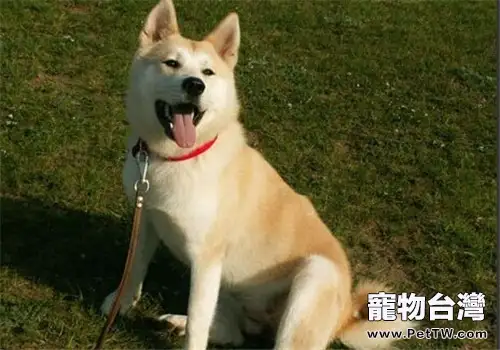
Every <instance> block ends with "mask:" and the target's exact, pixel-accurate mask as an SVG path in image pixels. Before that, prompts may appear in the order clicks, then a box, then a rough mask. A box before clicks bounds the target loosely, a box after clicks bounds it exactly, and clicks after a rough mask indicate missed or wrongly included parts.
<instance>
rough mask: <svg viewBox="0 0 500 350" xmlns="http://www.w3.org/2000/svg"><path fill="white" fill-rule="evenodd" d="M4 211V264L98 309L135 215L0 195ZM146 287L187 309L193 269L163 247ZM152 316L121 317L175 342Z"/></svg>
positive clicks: (160, 341) (154, 342)
mask: <svg viewBox="0 0 500 350" xmlns="http://www.w3.org/2000/svg"><path fill="white" fill-rule="evenodd" d="M1 211H2V222H1V225H2V243H3V244H2V248H3V249H2V265H3V266H6V267H8V268H10V269H12V270H14V271H16V272H17V273H19V274H20V275H22V276H24V277H26V278H28V279H30V280H33V281H36V282H37V283H42V284H45V285H48V286H50V287H52V288H54V289H56V290H57V291H59V292H61V293H64V294H65V295H67V296H68V298H70V299H71V298H73V297H74V298H77V299H80V300H81V302H82V303H83V304H84V307H86V308H92V309H94V310H98V309H99V307H100V305H101V303H102V301H103V299H104V297H105V296H106V295H107V294H108V293H109V292H111V291H112V290H113V289H114V288H116V286H117V285H118V283H119V280H120V277H121V274H122V269H123V265H124V262H125V258H126V253H127V246H128V239H129V234H130V217H125V218H120V217H113V216H110V215H102V214H96V213H88V212H83V211H78V210H74V209H70V208H65V207H62V206H60V205H50V204H46V203H42V202H40V201H39V200H35V199H12V198H5V197H2V200H1ZM145 292H146V293H147V294H149V295H154V296H156V295H161V300H162V302H161V309H162V311H163V312H168V313H179V314H185V313H186V309H187V298H188V295H189V272H188V270H187V269H186V267H184V266H183V265H181V264H180V263H178V262H177V261H176V260H175V259H174V258H173V257H172V256H171V255H170V254H169V253H168V252H167V250H166V249H159V251H158V252H157V254H156V256H155V259H154V261H153V262H152V264H151V266H150V269H149V272H148V276H147V278H146V282H145ZM139 309H140V307H139ZM152 316H158V315H145V314H141V313H140V312H139V313H136V316H135V317H132V318H130V319H126V320H121V321H120V322H124V323H125V327H126V329H127V330H130V331H131V332H134V334H135V335H137V336H138V337H140V338H141V339H143V341H144V343H146V344H149V345H150V346H149V347H150V348H169V347H170V346H173V344H170V343H169V341H168V340H167V339H166V337H162V336H158V333H159V332H158V330H159V327H161V325H158V324H157V323H156V322H154V320H153V318H152ZM103 322H104V318H103ZM163 327H165V326H164V325H163ZM164 330H165V331H166V328H164ZM266 343H267V344H266ZM270 346H272V344H269V343H268V342H267V341H263V340H262V339H254V340H249V341H247V342H246V344H244V348H269V347H270Z"/></svg>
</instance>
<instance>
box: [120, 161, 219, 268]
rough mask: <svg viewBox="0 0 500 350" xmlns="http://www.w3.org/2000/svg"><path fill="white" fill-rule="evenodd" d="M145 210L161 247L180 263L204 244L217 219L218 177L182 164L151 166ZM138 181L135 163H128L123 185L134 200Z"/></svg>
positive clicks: (198, 168) (193, 166)
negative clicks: (158, 237) (167, 250)
mask: <svg viewBox="0 0 500 350" xmlns="http://www.w3.org/2000/svg"><path fill="white" fill-rule="evenodd" d="M147 177H148V180H149V182H150V189H149V192H148V193H147V195H146V196H145V201H146V203H145V207H146V208H147V210H148V212H149V213H150V218H151V220H152V224H153V225H154V227H155V229H156V231H157V233H158V235H159V236H160V238H161V239H162V240H163V241H164V243H165V244H166V245H167V246H168V247H169V248H170V249H171V250H172V252H173V253H174V254H176V255H177V254H180V256H178V257H179V258H181V259H182V260H184V259H183V258H188V256H186V254H187V255H191V254H190V251H192V250H194V249H196V248H197V247H198V246H199V245H201V244H202V243H203V240H204V237H205V235H206V234H207V232H208V231H209V230H210V228H211V226H212V224H213V222H214V221H215V218H216V215H217V205H218V196H217V192H218V191H217V176H216V175H215V174H214V173H213V172H210V171H208V170H207V169H203V168H201V167H197V166H196V164H195V165H190V164H181V163H162V162H160V163H156V164H155V163H154V162H153V163H152V164H151V165H150V168H149V171H148V176H147ZM138 178H139V171H138V167H137V164H136V162H135V160H134V159H133V158H131V157H129V159H128V160H127V163H126V165H125V171H124V184H125V189H126V192H127V195H128V197H129V198H134V196H135V193H134V189H133V187H134V183H135V181H137V179H138Z"/></svg>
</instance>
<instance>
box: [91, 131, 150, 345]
mask: <svg viewBox="0 0 500 350" xmlns="http://www.w3.org/2000/svg"><path fill="white" fill-rule="evenodd" d="M137 146H138V147H137V149H133V150H132V155H133V156H134V157H135V159H136V161H137V165H138V167H139V171H140V173H141V178H140V179H139V180H137V181H136V182H135V184H134V190H135V208H134V217H133V219H132V232H131V234H130V243H129V246H128V253H127V260H126V261H125V267H124V268H123V274H122V279H121V281H120V285H119V286H118V290H117V292H116V295H115V300H114V302H113V306H112V307H111V311H110V312H109V314H108V319H107V320H106V323H105V324H104V327H103V328H102V330H101V334H100V335H99V338H98V339H97V342H96V345H95V347H94V350H100V349H102V345H103V344H104V340H105V338H106V335H107V334H108V333H109V330H110V329H111V326H112V325H113V322H114V321H115V318H116V315H117V314H118V310H119V309H120V299H121V298H122V296H123V291H124V290H125V286H126V285H127V283H128V280H129V277H130V270H131V268H132V261H133V260H134V256H135V250H136V248H137V242H138V240H139V227H140V223H141V215H142V208H143V204H144V194H145V193H146V192H148V191H149V181H148V180H147V179H146V175H147V172H148V166H149V156H148V152H147V148H146V144H145V143H144V142H142V141H140V142H138V145H137ZM134 148H135V147H134Z"/></svg>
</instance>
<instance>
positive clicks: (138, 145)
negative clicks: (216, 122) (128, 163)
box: [132, 136, 217, 162]
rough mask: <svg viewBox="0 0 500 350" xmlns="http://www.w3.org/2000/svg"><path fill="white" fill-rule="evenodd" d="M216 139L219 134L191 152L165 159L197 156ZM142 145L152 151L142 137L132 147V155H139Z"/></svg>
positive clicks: (171, 160)
mask: <svg viewBox="0 0 500 350" xmlns="http://www.w3.org/2000/svg"><path fill="white" fill-rule="evenodd" d="M215 141H217V136H215V137H214V138H213V139H212V140H210V141H208V142H206V143H204V144H202V145H201V146H200V147H198V148H195V149H194V150H192V151H191V152H189V153H186V154H184V155H181V156H177V157H164V159H165V160H167V161H169V162H180V161H183V160H188V159H191V158H194V157H197V156H199V155H200V154H202V153H204V152H206V151H208V149H209V148H210V147H212V146H213V144H214V143H215ZM141 147H142V149H144V150H146V151H148V152H150V151H149V149H148V145H147V144H146V142H144V141H143V140H142V139H139V140H137V143H136V144H135V146H134V147H133V148H132V155H133V156H134V157H135V156H136V155H137V152H139V150H140V149H141Z"/></svg>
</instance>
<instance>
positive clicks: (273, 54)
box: [0, 0, 497, 350]
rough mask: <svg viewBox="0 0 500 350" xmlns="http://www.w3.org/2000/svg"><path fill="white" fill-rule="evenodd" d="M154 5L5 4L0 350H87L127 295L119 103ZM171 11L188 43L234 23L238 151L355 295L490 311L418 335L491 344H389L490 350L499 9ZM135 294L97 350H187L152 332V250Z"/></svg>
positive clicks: (179, 294) (386, 6)
mask: <svg viewBox="0 0 500 350" xmlns="http://www.w3.org/2000/svg"><path fill="white" fill-rule="evenodd" d="M154 3H155V0H151V1H125V0H123V1H120V0H117V1H100V0H92V1H90V0H89V1H62V0H61V1H48V0H45V1H42V0H22V1H20V0H19V1H18V0H16V1H14V0H10V1H8V0H4V1H2V3H1V5H2V9H1V11H0V28H1V50H2V51H1V56H2V57H1V58H2V59H1V90H0V96H1V106H0V116H1V119H0V123H1V125H2V128H1V134H0V139H1V147H0V148H1V150H0V152H1V161H2V166H1V177H2V188H1V195H2V202H1V205H2V207H1V209H2V243H3V244H2V267H1V269H2V270H1V275H0V286H1V287H0V288H1V296H2V299H1V303H0V347H2V348H5V349H14V348H46V349H48V348H88V347H90V346H91V345H92V343H93V342H94V341H95V338H96V337H97V335H98V333H99V330H100V327H101V326H102V323H103V322H104V319H103V318H102V317H101V316H99V313H98V307H99V305H100V303H101V301H102V299H103V298H104V297H105V296H106V295H107V293H108V292H110V291H111V290H112V289H113V288H115V287H116V285H117V283H118V281H119V278H120V274H121V269H122V266H123V263H124V259H125V253H126V246H127V241H128V234H129V225H130V217H131V216H130V214H131V210H130V208H129V207H128V205H127V204H126V202H125V197H124V194H123V191H122V185H121V167H122V163H123V160H124V154H125V149H124V146H125V135H126V132H127V126H126V124H125V123H124V119H125V118H124V107H123V98H124V92H125V89H126V84H127V74H128V69H129V66H130V61H131V58H132V55H133V53H134V50H135V45H136V39H137V36H138V33H139V30H140V24H141V21H142V20H143V19H144V17H145V16H146V14H147V12H148V11H149V10H150V8H151V7H152V6H153V5H154ZM177 10H178V15H179V22H180V25H181V27H182V28H183V31H184V33H185V34H186V35H190V36H191V35H192V36H194V37H196V38H201V37H202V36H203V35H204V34H205V33H206V32H207V31H208V30H209V29H211V28H212V26H213V25H215V23H216V22H217V21H218V20H219V19H221V18H222V17H223V16H224V15H225V14H226V13H227V12H228V11H231V10H236V11H238V12H239V14H240V19H241V28H242V48H241V56H240V57H241V58H240V62H239V66H238V72H237V74H238V85H239V88H240V95H241V100H242V103H243V106H244V108H243V113H242V120H243V121H244V123H245V125H246V127H247V129H248V131H249V136H250V140H251V142H252V144H253V145H255V147H257V148H258V149H259V150H260V151H262V152H263V153H264V155H265V156H266V157H267V158H268V159H269V161H270V162H271V163H272V164H273V165H274V166H275V167H276V168H277V169H278V170H279V172H280V173H281V174H282V175H283V176H284V178H285V179H286V180H287V181H288V182H289V183H290V184H291V185H293V187H294V188H296V189H297V190H298V191H299V192H301V193H304V194H307V195H308V196H309V197H310V198H311V199H312V201H313V202H314V203H315V205H316V207H317V208H318V210H319V212H320V214H321V216H322V217H323V218H324V220H325V221H326V222H327V224H328V225H329V226H330V227H331V229H332V230H334V232H335V233H336V235H337V236H338V237H339V239H340V240H341V241H342V242H343V243H344V244H345V246H346V248H347V249H348V251H349V255H350V257H351V261H352V265H353V269H354V271H355V273H356V276H357V278H360V277H370V278H385V279H388V280H389V281H390V282H391V284H392V285H394V286H395V288H396V291H397V292H404V291H406V292H416V293H421V294H423V295H426V296H428V297H431V296H432V295H433V294H434V293H436V292H441V293H444V294H447V295H449V296H450V297H452V298H453V299H455V298H456V295H457V294H458V293H459V292H466V291H469V292H470V291H481V292H483V293H485V295H486V301H487V308H486V310H485V320H484V321H483V322H460V321H453V322H448V321H440V322H425V323H424V327H431V326H433V327H438V326H441V327H455V328H456V329H467V330H468V329H487V330H488V331H489V332H490V339H488V340H486V341H484V340H481V341H480V340H467V341H461V340H414V341H409V342H402V343H400V344H399V346H400V347H401V348H405V349H438V348H439V349H452V348H457V349H464V350H470V349H493V348H495V339H494V337H495V334H496V332H495V327H496V322H497V309H496V296H495V291H496V282H495V264H496V259H497V256H496V253H495V252H496V250H495V247H496V244H495V217H496V216H495V200H496V196H495V189H496V182H495V179H496V168H495V136H496V133H495V118H494V117H493V115H494V110H495V86H496V85H495V84H496V79H495V77H496V70H495V67H496V60H495V41H496V36H495V33H496V27H495V22H496V16H495V2H493V1H476V2H466V1H454V2H451V1H435V2H394V1H392V2H371V1H363V2H336V1H315V2H306V1H273V2H258V1H257V2H256V1H235V2H226V1H211V2H202V1H193V2H186V1H182V2H177ZM145 290H146V296H145V298H144V299H143V301H142V302H141V303H140V307H139V309H138V311H137V312H136V313H135V316H132V317H131V318H130V319H126V320H124V319H122V320H120V321H119V322H118V324H117V327H116V330H115V331H114V332H113V333H112V334H111V335H110V336H109V338H108V342H107V343H106V344H107V345H108V346H110V347H111V346H112V347H115V348H118V347H121V348H167V347H169V346H178V345H179V344H180V343H179V340H178V339H176V338H175V337H174V336H173V335H171V334H170V333H169V332H167V331H166V330H162V329H158V327H155V326H153V325H151V324H150V322H149V320H148V317H149V316H154V315H158V314H160V313H164V312H184V311H185V308H186V293H187V290H188V279H187V271H185V270H184V269H182V268H181V267H179V265H178V264H176V263H175V262H173V260H172V259H171V258H170V257H169V256H168V254H166V253H165V252H163V253H162V254H160V255H159V256H158V258H157V259H156V260H155V262H154V264H153V265H152V267H151V272H150V274H149V275H148V278H147V280H146V286H145ZM259 344H261V343H259V341H254V342H252V341H249V343H248V344H246V346H247V347H257V346H259ZM335 346H336V345H335Z"/></svg>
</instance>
